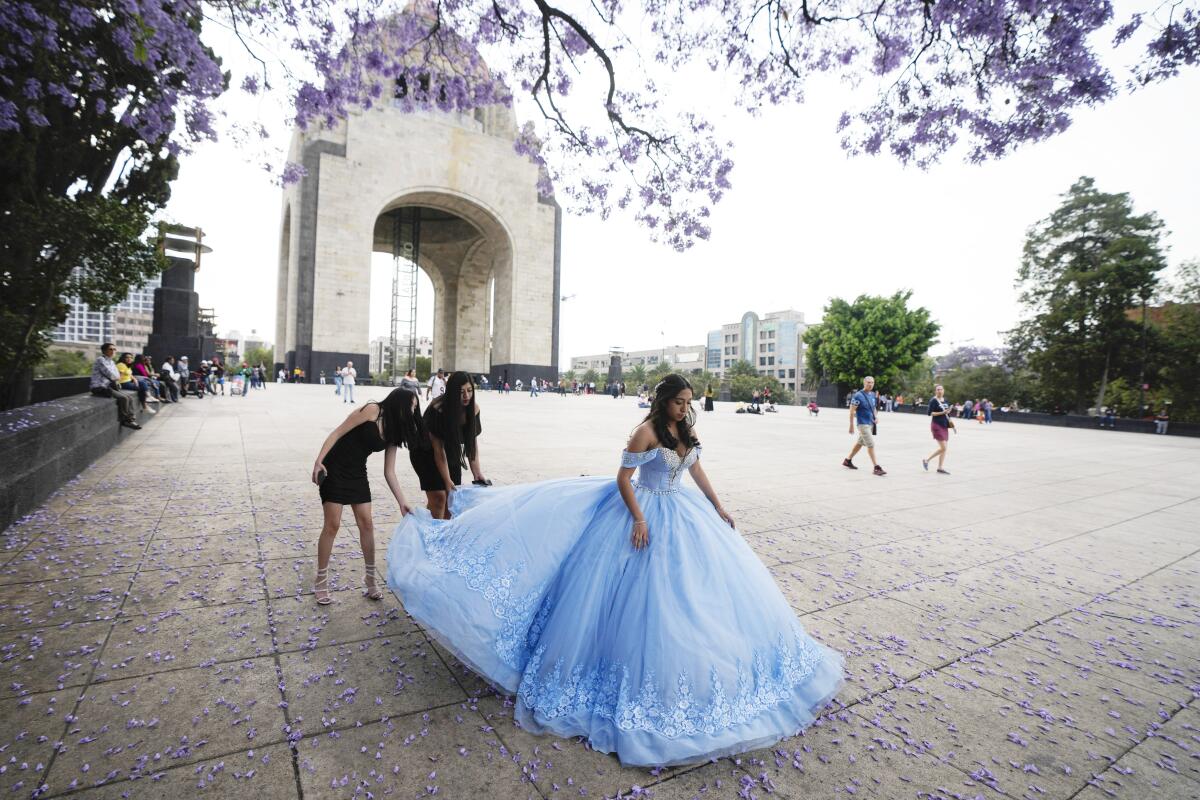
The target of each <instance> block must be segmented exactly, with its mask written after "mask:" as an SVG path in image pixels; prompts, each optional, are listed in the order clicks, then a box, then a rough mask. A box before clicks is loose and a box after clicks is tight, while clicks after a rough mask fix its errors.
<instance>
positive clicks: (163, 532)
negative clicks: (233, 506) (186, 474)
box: [155, 493, 255, 539]
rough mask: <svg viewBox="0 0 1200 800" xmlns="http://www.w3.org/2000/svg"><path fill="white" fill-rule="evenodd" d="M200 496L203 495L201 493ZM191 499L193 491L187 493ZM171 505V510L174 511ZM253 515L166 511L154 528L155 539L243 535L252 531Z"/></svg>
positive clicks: (193, 496) (194, 495) (193, 497)
mask: <svg viewBox="0 0 1200 800" xmlns="http://www.w3.org/2000/svg"><path fill="white" fill-rule="evenodd" d="M200 496H203V494H201V495H200ZM188 497H190V498H191V499H192V500H193V501H194V500H195V498H196V497H197V495H196V494H195V493H190V494H188ZM175 510H176V509H175V508H174V505H172V509H171V511H175ZM254 522H255V521H254V515H253V514H250V513H249V512H247V513H244V514H217V513H212V514H200V515H197V514H173V513H166V514H164V515H163V516H162V518H161V519H159V521H158V525H157V527H156V528H155V538H156V539H177V538H192V537H196V536H209V535H213V534H216V535H218V536H245V535H247V534H252V533H253V532H254Z"/></svg>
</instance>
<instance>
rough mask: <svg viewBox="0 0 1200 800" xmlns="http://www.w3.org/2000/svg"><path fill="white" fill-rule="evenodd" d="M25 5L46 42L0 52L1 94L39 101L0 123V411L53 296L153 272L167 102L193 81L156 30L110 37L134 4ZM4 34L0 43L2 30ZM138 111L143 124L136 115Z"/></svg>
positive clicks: (26, 365) (25, 370) (42, 333)
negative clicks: (88, 68) (92, 71)
mask: <svg viewBox="0 0 1200 800" xmlns="http://www.w3.org/2000/svg"><path fill="white" fill-rule="evenodd" d="M31 7H32V6H31ZM37 7H38V9H39V14H40V15H44V17H53V20H51V21H50V22H52V23H53V25H52V28H48V30H49V29H52V30H53V31H54V37H50V38H52V39H54V44H53V46H49V45H45V46H43V45H44V42H43V41H42V40H41V39H38V40H37V41H36V46H37V47H38V48H40V49H39V50H38V51H37V57H36V58H30V59H25V58H22V59H17V60H10V62H9V64H8V66H6V67H5V72H4V78H5V80H4V82H3V84H4V85H6V86H7V87H8V88H7V89H5V88H3V87H2V86H0V100H3V98H4V96H5V95H7V94H8V93H9V92H15V91H22V90H23V91H26V92H28V91H32V90H36V92H37V97H39V98H42V99H43V100H44V102H40V104H39V107H38V108H37V109H36V113H32V112H31V113H28V114H21V115H20V116H19V117H16V118H14V120H13V124H12V125H6V126H3V127H2V128H0V152H3V153H4V157H3V159H2V160H0V408H7V407H11V406H12V405H14V404H16V403H19V402H23V401H24V399H25V392H26V387H27V383H26V381H25V378H24V376H26V375H28V374H29V370H30V369H31V368H32V367H33V365H35V364H38V363H39V362H41V361H43V360H44V358H45V356H46V349H47V347H48V344H49V338H48V331H49V330H50V329H51V328H53V327H54V325H56V324H58V323H59V322H61V321H62V320H63V319H64V318H65V317H66V314H67V305H66V303H64V301H63V298H64V297H69V296H76V297H78V298H80V299H81V300H83V301H84V302H86V303H87V304H88V305H89V306H91V307H92V308H108V307H110V306H112V305H113V304H115V303H117V302H119V301H120V300H121V299H122V298H123V297H124V296H125V294H126V293H127V292H128V291H129V289H130V288H131V287H134V286H139V285H142V284H143V283H144V282H145V280H146V279H147V278H148V277H151V276H153V275H155V274H157V273H158V272H159V271H161V269H162V263H161V261H160V259H159V257H158V256H157V254H156V252H155V249H154V246H153V244H151V243H148V242H147V241H146V231H147V227H148V225H149V222H150V218H151V215H152V214H153V213H154V212H156V211H157V210H158V209H160V208H162V207H163V206H164V205H165V204H166V202H167V199H168V198H169V197H170V188H169V187H170V182H171V181H172V180H173V179H174V178H175V175H176V172H177V170H178V165H177V162H176V157H175V152H176V148H177V143H176V144H171V136H172V134H173V132H174V130H175V121H176V120H175V114H176V111H177V109H178V108H179V107H180V105H181V104H182V103H183V101H184V98H185V97H186V96H187V95H188V93H189V91H191V90H193V89H194V88H195V86H196V84H195V81H201V80H203V77H201V74H200V72H198V71H193V70H192V69H191V68H190V62H189V63H186V64H178V63H175V62H174V61H172V59H173V58H176V57H188V58H190V56H186V55H184V53H185V51H184V50H180V49H175V48H171V47H160V46H157V45H158V44H159V42H158V40H157V39H156V40H155V42H156V46H154V47H147V46H146V45H145V43H144V42H139V43H137V44H138V46H132V45H131V44H130V43H126V45H127V46H121V45H120V44H118V41H116V39H119V37H114V36H113V35H112V31H113V30H116V29H121V30H126V29H127V28H128V27H129V25H130V24H131V23H130V18H129V15H131V14H137V13H138V11H137V7H136V6H130V5H107V4H106V5H105V7H104V9H103V10H100V9H97V10H95V11H91V10H89V11H88V12H86V13H87V16H88V18H89V19H91V20H92V22H91V24H89V25H87V26H80V25H78V24H76V20H75V19H73V18H72V17H71V16H70V14H71V13H72V10H74V9H76V8H77V7H76V6H75V5H73V4H70V3H40V4H37ZM163 13H165V14H169V15H172V17H173V18H174V19H177V20H179V21H180V22H181V24H183V25H185V26H187V25H193V26H195V27H196V29H197V30H198V27H199V25H200V17H199V13H198V11H197V10H196V9H195V8H194V7H193V6H192V5H190V4H165V5H164V6H163ZM44 17H39V19H44ZM50 22H47V23H46V24H47V25H50ZM136 22H137V21H136V20H134V22H133V26H134V27H135V28H136ZM152 33H153V31H146V36H147V37H149V36H150V35H151V34H152ZM55 37H56V38H55ZM4 41H5V42H6V44H5V50H4V52H6V53H9V52H11V51H10V50H9V49H8V47H9V46H10V45H12V46H15V45H13V42H12V40H9V39H5V40H4ZM26 44H28V42H27V43H26ZM89 51H90V52H91V53H93V54H94V55H93V56H92V58H91V60H92V61H93V62H94V63H96V64H98V65H102V66H101V68H100V69H98V70H97V73H96V75H95V76H89V75H87V74H83V75H80V74H79V72H78V69H77V66H76V64H77V58H78V54H79V53H80V52H89ZM192 55H195V54H194V53H193V54H192ZM218 77H219V76H218ZM54 87H58V91H60V92H63V91H69V92H71V102H62V101H61V100H60V99H59V98H58V97H51V89H53V88H54ZM63 87H69V88H66V89H64V88H63ZM204 91H205V92H207V91H208V89H205V90H204ZM213 91H215V92H216V93H218V94H219V90H216V89H214V90H213ZM22 103H23V104H24V103H25V98H24V97H23V99H22ZM0 105H3V103H0ZM7 105H8V106H9V107H10V108H11V103H8V104H7ZM150 108H153V115H154V117H155V120H156V122H155V124H149V122H148V121H147V109H150ZM131 120H133V121H135V122H131Z"/></svg>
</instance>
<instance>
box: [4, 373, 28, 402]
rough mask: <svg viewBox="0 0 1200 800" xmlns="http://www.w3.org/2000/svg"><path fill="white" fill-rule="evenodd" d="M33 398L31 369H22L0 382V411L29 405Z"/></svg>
mask: <svg viewBox="0 0 1200 800" xmlns="http://www.w3.org/2000/svg"><path fill="white" fill-rule="evenodd" d="M32 398H33V370H32V369H23V370H20V371H18V372H16V373H15V375H14V376H13V378H12V380H6V381H2V382H0V411H8V410H9V409H12V408H20V407H21V406H27V405H29V401H30V400H31V399H32Z"/></svg>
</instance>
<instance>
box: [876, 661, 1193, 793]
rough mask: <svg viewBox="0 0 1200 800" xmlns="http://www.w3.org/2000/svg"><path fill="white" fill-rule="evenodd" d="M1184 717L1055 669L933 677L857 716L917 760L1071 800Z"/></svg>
mask: <svg viewBox="0 0 1200 800" xmlns="http://www.w3.org/2000/svg"><path fill="white" fill-rule="evenodd" d="M1064 667H1065V668H1064ZM1177 708H1178V705H1177V704H1173V703H1171V702H1170V701H1168V700H1166V699H1164V698H1158V697H1157V696H1154V695H1150V694H1148V693H1141V692H1139V691H1138V690H1136V689H1134V687H1132V686H1128V685H1120V684H1119V682H1114V681H1105V680H1103V679H1100V678H1086V677H1080V676H1077V675H1074V674H1072V672H1071V668H1070V667H1069V665H1061V666H1060V665H1059V664H1054V663H1051V664H1049V665H1048V666H1047V667H1044V668H1037V669H1035V668H1032V667H1030V666H1027V667H1026V669H1024V670H1023V672H1022V673H1020V674H1007V675H1002V674H986V675H984V674H980V673H978V672H976V673H974V677H973V678H972V679H970V680H963V679H962V678H960V677H956V675H955V673H954V672H951V671H946V672H945V673H944V674H943V673H938V674H936V675H927V676H923V677H921V678H920V679H918V680H916V681H913V682H911V683H909V684H907V685H906V686H904V687H901V688H898V689H894V690H892V691H890V692H887V693H886V694H884V695H882V696H880V697H879V698H876V699H874V700H872V701H870V702H868V703H864V704H862V705H860V706H856V707H855V708H854V711H855V712H856V713H858V714H859V715H861V716H862V717H863V718H865V719H868V720H870V721H871V722H873V723H874V724H876V725H878V726H879V727H880V728H881V729H883V730H885V731H887V732H889V733H891V734H893V735H896V736H899V737H901V738H902V739H903V740H904V741H905V743H906V744H907V745H908V746H909V747H911V748H913V749H915V750H917V751H918V752H921V753H926V754H929V755H931V756H934V757H936V758H938V759H940V760H941V761H943V762H944V763H947V764H952V765H954V766H957V767H958V768H959V769H961V770H965V771H967V772H968V773H974V774H979V775H990V776H992V777H991V778H990V779H989V784H988V785H991V786H992V787H993V788H997V789H999V790H1000V791H1002V792H1004V793H1006V794H1009V795H1010V796H1014V797H1015V796H1020V795H1021V794H1022V793H1026V792H1028V793H1031V794H1041V793H1043V792H1045V793H1047V795H1048V796H1051V797H1070V796H1071V795H1072V794H1073V793H1074V792H1077V791H1079V790H1080V789H1082V788H1083V786H1084V785H1085V784H1086V782H1087V780H1088V778H1089V776H1090V774H1091V773H1093V772H1102V771H1103V770H1104V769H1107V768H1108V766H1109V765H1110V764H1112V763H1113V762H1115V761H1116V760H1117V759H1118V758H1120V756H1121V755H1123V754H1124V753H1125V752H1126V751H1127V750H1129V749H1130V748H1132V747H1133V746H1134V745H1136V744H1137V743H1138V742H1140V741H1142V740H1143V739H1144V738H1145V737H1146V736H1147V735H1148V732H1149V730H1150V726H1151V725H1152V723H1154V722H1155V721H1157V720H1160V719H1162V718H1163V716H1162V715H1166V717H1167V718H1169V716H1170V714H1171V713H1172V712H1173V711H1175V710H1176V709H1177ZM981 770H986V773H984V772H982V771H981Z"/></svg>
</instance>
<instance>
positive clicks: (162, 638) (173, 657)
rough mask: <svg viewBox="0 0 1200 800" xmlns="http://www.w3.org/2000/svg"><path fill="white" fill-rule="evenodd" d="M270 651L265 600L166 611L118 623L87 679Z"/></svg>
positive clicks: (269, 633) (184, 665) (151, 670)
mask: <svg viewBox="0 0 1200 800" xmlns="http://www.w3.org/2000/svg"><path fill="white" fill-rule="evenodd" d="M272 652H273V646H272V643H271V632H270V628H269V626H268V624H267V604H266V601H265V600H258V601H256V602H251V603H229V604H226V605H219V606H193V607H190V608H184V609H182V610H180V609H171V610H168V611H163V612H160V613H156V614H142V615H136V616H132V617H130V618H128V619H125V620H122V621H121V622H119V623H117V625H115V626H114V627H113V629H112V633H111V634H110V635H109V637H108V644H107V645H106V646H105V647H104V650H103V651H102V652H101V653H100V656H99V661H98V664H97V666H96V673H95V676H94V677H93V679H92V680H93V681H107V680H117V679H121V678H131V677H134V676H137V675H145V674H148V673H152V672H160V671H162V670H169V669H181V668H186V667H196V666H200V665H202V664H205V663H215V662H223V661H239V660H243V659H247V658H255V657H258V656H265V655H269V654H270V653H272Z"/></svg>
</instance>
